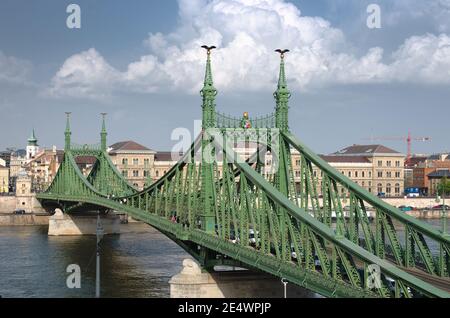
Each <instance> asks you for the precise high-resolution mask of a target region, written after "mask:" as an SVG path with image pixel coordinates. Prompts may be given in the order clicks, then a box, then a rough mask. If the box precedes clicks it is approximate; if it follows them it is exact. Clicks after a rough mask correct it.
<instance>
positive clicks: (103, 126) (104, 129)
mask: <svg viewBox="0 0 450 318" xmlns="http://www.w3.org/2000/svg"><path fill="white" fill-rule="evenodd" d="M101 115H102V131H101V133H100V138H101V148H102V151H106V148H107V146H106V136H107V135H108V133H107V132H106V122H105V121H106V115H107V113H101Z"/></svg>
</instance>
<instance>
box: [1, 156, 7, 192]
mask: <svg viewBox="0 0 450 318" xmlns="http://www.w3.org/2000/svg"><path fill="white" fill-rule="evenodd" d="M8 192H9V168H8V167H7V166H6V162H5V160H3V159H0V193H8Z"/></svg>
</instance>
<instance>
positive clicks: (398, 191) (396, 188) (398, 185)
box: [395, 183, 400, 194]
mask: <svg viewBox="0 0 450 318" xmlns="http://www.w3.org/2000/svg"><path fill="white" fill-rule="evenodd" d="M395 194H400V184H399V183H396V184H395Z"/></svg>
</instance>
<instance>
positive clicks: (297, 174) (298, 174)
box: [295, 170, 301, 178]
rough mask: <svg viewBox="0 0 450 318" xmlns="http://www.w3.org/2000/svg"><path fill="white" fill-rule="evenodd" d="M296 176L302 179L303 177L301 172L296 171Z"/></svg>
mask: <svg viewBox="0 0 450 318" xmlns="http://www.w3.org/2000/svg"><path fill="white" fill-rule="evenodd" d="M295 176H296V177H297V178H300V177H301V175H300V171H298V170H297V171H295Z"/></svg>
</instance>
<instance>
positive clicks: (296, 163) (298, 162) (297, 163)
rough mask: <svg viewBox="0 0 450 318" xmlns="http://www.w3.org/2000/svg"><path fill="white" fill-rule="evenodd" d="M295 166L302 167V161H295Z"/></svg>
mask: <svg viewBox="0 0 450 318" xmlns="http://www.w3.org/2000/svg"><path fill="white" fill-rule="evenodd" d="M295 165H296V166H297V167H299V166H300V165H301V161H300V159H298V160H296V161H295Z"/></svg>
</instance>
